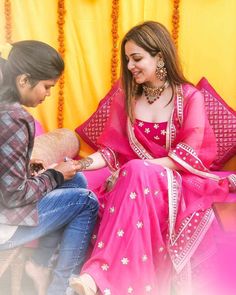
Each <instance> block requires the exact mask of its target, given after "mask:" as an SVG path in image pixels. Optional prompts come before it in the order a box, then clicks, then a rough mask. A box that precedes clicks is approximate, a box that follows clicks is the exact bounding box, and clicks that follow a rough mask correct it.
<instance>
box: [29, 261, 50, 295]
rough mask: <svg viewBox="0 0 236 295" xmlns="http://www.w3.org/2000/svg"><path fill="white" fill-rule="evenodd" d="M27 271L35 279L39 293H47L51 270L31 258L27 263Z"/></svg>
mask: <svg viewBox="0 0 236 295" xmlns="http://www.w3.org/2000/svg"><path fill="white" fill-rule="evenodd" d="M25 271H26V273H27V275H28V276H29V277H30V278H31V279H32V280H33V282H34V285H35V288H36V291H37V293H38V295H46V293H47V288H48V286H49V283H50V274H51V271H50V270H49V269H48V268H45V267H43V266H40V265H37V264H36V263H34V262H33V261H30V260H29V261H27V262H26V263H25Z"/></svg>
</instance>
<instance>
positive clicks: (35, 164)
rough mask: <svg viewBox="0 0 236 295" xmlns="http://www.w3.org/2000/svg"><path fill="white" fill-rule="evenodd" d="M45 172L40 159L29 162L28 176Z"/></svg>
mask: <svg viewBox="0 0 236 295" xmlns="http://www.w3.org/2000/svg"><path fill="white" fill-rule="evenodd" d="M44 171H45V164H44V161H43V160H41V159H31V160H30V175H31V176H37V175H38V174H40V173H42V172H44Z"/></svg>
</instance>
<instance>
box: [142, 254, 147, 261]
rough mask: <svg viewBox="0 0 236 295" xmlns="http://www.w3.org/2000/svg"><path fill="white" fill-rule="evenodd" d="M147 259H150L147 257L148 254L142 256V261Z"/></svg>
mask: <svg viewBox="0 0 236 295" xmlns="http://www.w3.org/2000/svg"><path fill="white" fill-rule="evenodd" d="M147 260H148V257H147V255H146V254H144V255H143V257H142V261H143V262H145V261H147Z"/></svg>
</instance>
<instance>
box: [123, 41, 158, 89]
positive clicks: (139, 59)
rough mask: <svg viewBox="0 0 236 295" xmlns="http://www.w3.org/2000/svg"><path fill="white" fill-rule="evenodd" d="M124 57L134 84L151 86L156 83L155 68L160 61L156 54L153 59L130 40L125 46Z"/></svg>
mask: <svg viewBox="0 0 236 295" xmlns="http://www.w3.org/2000/svg"><path fill="white" fill-rule="evenodd" d="M125 55H126V58H127V61H128V64H127V67H128V69H129V71H130V72H131V73H132V75H133V78H134V79H135V82H136V83H138V84H142V83H147V84H152V83H155V82H156V81H157V77H156V68H157V62H158V60H159V59H160V57H159V55H158V54H157V55H156V56H154V57H153V56H151V55H150V54H149V52H147V51H145V50H144V49H143V48H142V47H139V46H138V45H137V44H136V43H135V42H133V41H131V40H130V41H127V42H126V44H125Z"/></svg>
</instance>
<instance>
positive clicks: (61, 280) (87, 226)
mask: <svg viewBox="0 0 236 295" xmlns="http://www.w3.org/2000/svg"><path fill="white" fill-rule="evenodd" d="M86 187H87V183H86V180H85V178H84V176H83V174H82V173H77V175H76V176H75V177H74V178H73V179H72V180H70V181H66V182H65V183H64V184H63V185H62V186H60V187H59V188H57V189H55V190H53V191H51V192H50V193H48V194H47V195H45V196H44V197H43V198H42V199H41V200H39V202H38V204H37V209H38V215H39V223H38V225H37V226H34V227H29V226H19V227H18V229H17V231H16V233H15V234H14V235H13V237H12V238H11V239H10V240H9V241H8V242H6V243H5V244H2V245H0V250H3V249H9V248H13V247H17V246H20V245H23V244H25V243H27V242H30V241H32V240H35V239H39V245H38V247H37V248H36V250H35V253H34V254H33V257H32V259H33V260H34V261H35V262H36V263H37V264H40V265H42V266H45V267H48V263H49V261H50V258H51V257H52V255H53V253H54V252H55V249H56V248H57V247H58V245H59V244H60V246H59V254H58V259H57V262H56V265H55V268H54V273H53V278H52V282H51V284H50V286H49V289H48V292H47V295H55V294H57V295H65V293H66V288H67V287H68V278H69V277H70V276H71V275H73V274H77V273H79V271H80V268H81V267H82V264H83V262H84V260H85V256H86V252H87V248H88V245H89V242H90V238H91V234H92V231H93V228H94V225H95V222H96V218H97V212H98V201H97V199H96V197H95V195H94V194H93V193H92V192H91V191H89V190H88V189H87V188H86Z"/></svg>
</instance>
